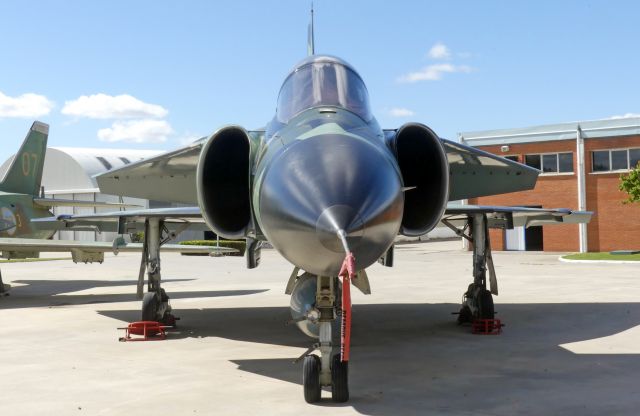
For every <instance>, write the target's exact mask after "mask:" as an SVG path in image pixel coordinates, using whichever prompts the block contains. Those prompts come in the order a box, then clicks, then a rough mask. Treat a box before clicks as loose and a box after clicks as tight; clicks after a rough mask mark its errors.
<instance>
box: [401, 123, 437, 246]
mask: <svg viewBox="0 0 640 416" xmlns="http://www.w3.org/2000/svg"><path fill="white" fill-rule="evenodd" d="M394 142H395V151H396V155H397V158H398V165H399V166H400V171H401V172H402V179H403V182H404V186H405V188H406V189H407V190H406V191H405V193H404V212H403V216H402V226H401V228H400V233H401V234H403V235H406V236H411V237H416V236H420V235H423V234H426V233H427V232H429V231H431V230H432V229H433V228H434V227H435V226H436V225H437V224H438V222H439V221H440V218H441V217H442V215H443V213H444V210H445V209H446V207H447V201H448V199H449V163H448V161H447V154H446V152H445V150H444V146H443V145H442V142H441V141H440V138H439V137H438V136H437V135H436V134H435V133H434V132H433V131H432V130H431V129H430V128H428V127H427V126H425V125H423V124H419V123H408V124H405V125H403V126H402V127H400V129H398V131H397V133H396V136H395V140H394Z"/></svg>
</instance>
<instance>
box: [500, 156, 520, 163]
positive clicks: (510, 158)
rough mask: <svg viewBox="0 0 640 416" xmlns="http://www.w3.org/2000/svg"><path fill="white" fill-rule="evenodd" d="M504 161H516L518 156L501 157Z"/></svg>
mask: <svg viewBox="0 0 640 416" xmlns="http://www.w3.org/2000/svg"><path fill="white" fill-rule="evenodd" d="M502 157H504V158H505V159H509V160H513V161H514V162H517V161H518V155H509V156H502Z"/></svg>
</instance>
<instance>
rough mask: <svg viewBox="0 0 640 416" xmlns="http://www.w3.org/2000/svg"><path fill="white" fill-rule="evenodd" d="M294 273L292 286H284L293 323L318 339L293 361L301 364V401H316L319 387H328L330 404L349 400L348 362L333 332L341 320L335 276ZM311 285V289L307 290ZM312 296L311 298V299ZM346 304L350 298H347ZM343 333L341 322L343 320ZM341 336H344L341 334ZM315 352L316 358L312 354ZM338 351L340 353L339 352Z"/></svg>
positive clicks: (340, 291)
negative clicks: (290, 306)
mask: <svg viewBox="0 0 640 416" xmlns="http://www.w3.org/2000/svg"><path fill="white" fill-rule="evenodd" d="M296 275H297V270H295V271H294V275H292V278H294V279H296V280H295V286H293V284H292V285H291V286H292V287H288V289H287V292H288V293H292V292H293V295H292V310H293V311H296V312H294V313H293V315H294V319H293V322H297V323H298V326H301V329H302V330H303V332H305V333H306V334H307V335H312V336H315V337H317V338H318V342H317V343H315V344H313V345H312V346H311V347H310V348H309V349H308V350H307V351H306V352H305V353H304V354H303V355H302V356H301V357H300V358H299V359H298V360H296V362H297V361H299V360H301V359H302V360H303V362H302V384H303V387H304V399H305V401H306V402H307V403H315V402H318V401H319V400H320V397H321V391H322V387H330V388H331V398H332V400H333V401H334V402H339V403H343V402H346V401H347V400H349V362H348V355H347V357H346V358H347V360H343V358H345V357H344V355H343V354H342V352H344V350H342V349H341V348H340V347H341V346H343V345H344V339H342V342H340V341H337V340H340V336H339V335H338V336H336V335H337V334H339V333H340V331H338V330H337V329H338V328H339V327H340V326H339V325H338V323H339V322H340V321H339V320H338V318H341V320H342V317H343V313H344V311H343V310H342V307H341V306H342V290H341V283H340V280H339V278H338V277H328V276H315V275H312V274H309V273H304V274H303V275H302V276H300V277H297V276H296ZM313 283H315V286H316V287H315V290H312V289H313V288H312V287H310V285H312V284H313ZM313 294H315V297H314V298H313ZM349 302H350V299H349ZM342 328H343V334H344V329H345V327H344V321H343V325H342ZM343 336H344V335H343ZM315 350H319V352H320V356H318V355H316V354H312V352H313V351H315ZM341 350H342V351H341Z"/></svg>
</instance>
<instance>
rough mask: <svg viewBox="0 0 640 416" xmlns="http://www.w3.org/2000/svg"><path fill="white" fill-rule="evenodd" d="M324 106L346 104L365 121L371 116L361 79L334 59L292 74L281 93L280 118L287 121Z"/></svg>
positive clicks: (345, 105) (303, 68)
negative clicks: (306, 110) (311, 109)
mask: <svg viewBox="0 0 640 416" xmlns="http://www.w3.org/2000/svg"><path fill="white" fill-rule="evenodd" d="M321 105H332V106H339V107H343V108H346V109H347V110H349V111H352V112H354V113H356V114H357V115H359V116H360V117H362V118H363V119H364V120H366V121H369V120H370V119H371V110H370V108H369V96H368V94H367V89H366V87H365V86H364V83H363V82H362V79H360V77H359V76H358V74H356V73H355V72H353V71H352V70H350V69H349V68H347V67H345V66H343V65H340V64H337V63H335V62H315V63H312V64H309V65H305V66H303V67H301V68H299V69H298V70H296V71H295V72H293V73H292V74H291V75H289V77H288V78H287V79H286V80H285V81H284V84H282V89H281V90H280V95H279V96H278V109H277V117H278V120H279V121H280V122H283V123H286V122H288V121H289V120H290V119H291V118H292V117H293V116H295V115H296V114H298V113H299V112H301V111H303V110H305V109H307V108H311V107H316V106H321Z"/></svg>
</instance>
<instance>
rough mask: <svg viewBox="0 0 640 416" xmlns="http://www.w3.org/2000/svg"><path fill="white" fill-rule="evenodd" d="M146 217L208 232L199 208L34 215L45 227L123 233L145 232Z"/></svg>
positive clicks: (171, 225)
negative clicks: (43, 216)
mask: <svg viewBox="0 0 640 416" xmlns="http://www.w3.org/2000/svg"><path fill="white" fill-rule="evenodd" d="M147 218H160V219H162V220H163V221H164V224H165V226H166V227H167V228H169V229H170V230H175V229H178V228H182V229H184V228H186V227H188V228H189V229H191V230H200V231H209V228H208V227H207V225H206V224H205V222H204V219H203V218H202V215H201V214H200V208H198V207H178V208H151V209H140V210H129V211H111V212H99V213H94V214H79V215H70V214H61V215H58V216H53V217H45V218H35V219H32V220H31V222H35V223H38V224H39V225H40V226H41V227H42V228H46V229H54V230H60V229H71V230H86V229H89V230H98V231H101V232H103V231H107V232H118V233H119V234H124V233H127V232H133V231H144V227H142V224H144V222H145V220H146V219H147Z"/></svg>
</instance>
